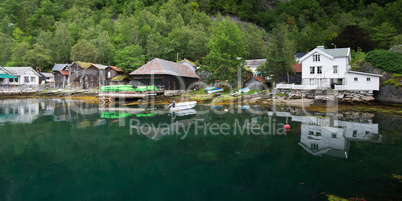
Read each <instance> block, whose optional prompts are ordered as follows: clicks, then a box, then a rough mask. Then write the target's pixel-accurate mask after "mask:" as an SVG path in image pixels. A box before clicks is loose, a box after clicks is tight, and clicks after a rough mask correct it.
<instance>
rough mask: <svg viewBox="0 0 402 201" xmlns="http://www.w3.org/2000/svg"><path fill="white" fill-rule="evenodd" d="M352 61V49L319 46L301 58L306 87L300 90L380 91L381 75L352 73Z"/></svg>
mask: <svg viewBox="0 0 402 201" xmlns="http://www.w3.org/2000/svg"><path fill="white" fill-rule="evenodd" d="M350 59H351V52H350V48H337V49H325V48H324V46H318V47H317V48H315V49H314V50H312V51H310V52H309V53H307V54H306V55H304V56H303V57H302V58H300V61H301V63H302V85H303V86H304V87H303V86H301V87H299V88H301V89H303V88H304V89H330V88H332V89H335V90H369V91H370V90H379V86H380V77H381V75H379V74H372V73H363V72H356V71H351V67H350V65H349V61H350ZM293 88H297V87H293Z"/></svg>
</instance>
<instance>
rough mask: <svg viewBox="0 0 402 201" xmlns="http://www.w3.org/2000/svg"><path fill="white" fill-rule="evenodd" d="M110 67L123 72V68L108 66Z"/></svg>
mask: <svg viewBox="0 0 402 201" xmlns="http://www.w3.org/2000/svg"><path fill="white" fill-rule="evenodd" d="M110 68H112V69H114V70H115V71H119V72H124V70H122V69H120V68H117V67H115V66H110Z"/></svg>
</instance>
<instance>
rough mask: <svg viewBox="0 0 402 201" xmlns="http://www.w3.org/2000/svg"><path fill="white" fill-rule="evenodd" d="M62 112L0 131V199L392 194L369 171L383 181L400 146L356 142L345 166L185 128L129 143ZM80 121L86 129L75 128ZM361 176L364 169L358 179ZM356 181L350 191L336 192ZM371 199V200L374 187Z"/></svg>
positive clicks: (266, 142)
mask: <svg viewBox="0 0 402 201" xmlns="http://www.w3.org/2000/svg"><path fill="white" fill-rule="evenodd" d="M65 107H66V104H65V102H64V103H63V102H60V103H57V104H56V106H55V111H54V113H55V115H56V116H57V115H63V114H67V116H68V118H71V119H68V121H67V120H66V121H58V122H55V121H53V118H52V117H51V116H40V117H39V118H38V119H37V120H35V121H34V123H33V124H23V123H14V124H5V125H3V126H1V127H0V133H1V134H0V160H1V161H0V162H1V164H2V165H1V166H0V167H1V168H0V182H1V184H2V186H3V188H1V190H0V199H1V200H7V198H8V199H10V200H27V199H31V200H46V199H48V198H52V199H57V200H78V199H88V200H93V199H109V200H112V199H115V198H116V197H119V198H121V199H126V200H133V199H137V200H151V199H154V200H156V199H161V198H163V199H172V200H174V199H175V198H178V197H180V198H182V199H185V200H205V199H208V198H215V197H216V198H218V197H219V198H222V199H230V200H234V199H244V200H246V199H248V198H263V199H266V198H267V197H270V199H271V198H272V199H273V200H283V199H292V198H296V197H299V196H300V195H304V196H306V190H305V189H306V188H307V189H309V193H308V194H307V195H308V196H310V195H311V196H315V195H317V194H319V193H320V192H343V193H344V194H346V195H356V192H357V193H359V192H366V191H367V187H370V185H369V183H371V182H364V181H373V180H375V181H376V182H375V185H381V186H384V188H387V189H388V191H387V192H388V193H393V192H394V191H395V192H396V190H395V189H396V187H395V186H393V183H391V182H392V181H391V179H392V178H391V179H388V178H387V177H385V176H383V175H381V174H382V173H381V172H378V171H377V170H378V169H381V168H384V169H386V171H387V172H391V173H392V172H397V171H399V170H400V169H401V168H402V167H401V163H398V162H400V156H399V155H398V154H397V153H398V151H399V150H400V148H399V146H400V144H395V145H392V146H387V147H385V146H382V144H379V146H372V144H367V143H361V142H356V143H358V145H356V146H353V144H351V147H350V149H353V150H355V153H353V157H351V158H350V159H349V160H348V161H345V160H342V161H337V160H336V158H330V157H328V158H325V157H324V158H317V157H311V155H309V154H306V153H305V152H304V151H300V147H299V146H297V145H296V144H297V142H298V141H299V139H300V138H299V136H298V133H297V134H295V133H293V134H292V133H289V134H288V136H287V137H285V136H275V135H273V136H263V135H255V136H245V135H243V136H241V135H236V136H234V135H228V136H224V135H216V136H214V135H203V134H200V133H199V134H198V135H195V133H194V129H193V128H191V129H190V134H189V136H188V137H187V138H186V139H185V140H178V139H176V138H175V137H168V136H166V137H164V138H163V139H162V140H159V141H156V142H155V141H153V140H149V139H148V138H147V137H145V136H142V135H129V133H130V131H129V127H128V126H125V127H120V126H119V125H118V124H117V123H112V120H106V121H107V123H105V124H102V125H100V126H94V123H95V122H97V119H98V118H99V114H97V115H82V116H79V114H76V113H74V112H73V111H70V112H69V111H68V108H65ZM63 108H64V109H63ZM166 117H168V118H170V117H169V116H166ZM252 117H254V115H252V114H249V113H246V112H244V113H234V114H230V115H228V114H224V115H219V114H215V113H206V114H198V116H197V118H203V119H208V121H212V122H217V123H224V122H233V121H234V120H235V119H240V120H245V119H251V118H252ZM274 118H275V119H276V120H277V122H280V121H282V122H283V121H284V118H281V117H274ZM162 119H163V118H162ZM84 120H85V121H87V122H89V124H90V126H87V127H85V126H84V127H79V126H78V125H79V124H76V123H77V122H83V121H84ZM149 120H150V121H154V120H153V119H152V118H149ZM157 120H159V121H161V119H157ZM177 120H180V118H177ZM384 120H386V119H384ZM388 120H389V119H388ZM126 121H127V122H125V123H126V125H128V120H126ZM167 121H168V122H169V121H170V119H168V120H167ZM265 121H267V120H266V119H265ZM291 125H292V128H293V127H296V126H297V125H298V124H296V123H294V122H291ZM385 153H394V154H385ZM334 163H336V165H334ZM374 168H376V169H374ZM364 169H368V170H365V171H361V170H364ZM345 170H348V171H345ZM352 170H358V171H352ZM362 178H363V182H361V183H360V184H359V185H352V186H346V187H345V185H344V184H345V183H352V181H361V180H362ZM300 182H303V183H304V186H305V187H301V185H300ZM328 183H331V184H333V185H331V186H330V185H328ZM277 186H279V187H280V188H277ZM289 190H291V191H292V193H289ZM222 192H225V193H222ZM372 192H373V193H376V194H380V193H381V191H380V190H378V189H377V188H372ZM365 198H366V197H365ZM296 199H297V198H296Z"/></svg>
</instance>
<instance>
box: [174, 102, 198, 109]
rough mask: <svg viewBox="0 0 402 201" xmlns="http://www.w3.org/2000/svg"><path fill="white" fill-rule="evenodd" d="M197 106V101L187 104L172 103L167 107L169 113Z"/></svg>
mask: <svg viewBox="0 0 402 201" xmlns="http://www.w3.org/2000/svg"><path fill="white" fill-rule="evenodd" d="M196 104H197V101H189V102H181V103H176V102H174V101H173V102H172V104H170V105H169V108H170V111H179V110H189V109H193V107H194V106H195V105H196Z"/></svg>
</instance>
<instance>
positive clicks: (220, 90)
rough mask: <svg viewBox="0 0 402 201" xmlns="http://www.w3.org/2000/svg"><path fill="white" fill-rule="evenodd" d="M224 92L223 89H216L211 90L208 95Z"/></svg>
mask: <svg viewBox="0 0 402 201" xmlns="http://www.w3.org/2000/svg"><path fill="white" fill-rule="evenodd" d="M222 91H223V89H222V88H214V89H211V90H209V91H208V94H213V93H216V92H222Z"/></svg>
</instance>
